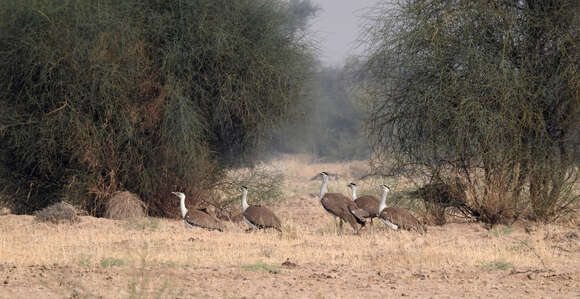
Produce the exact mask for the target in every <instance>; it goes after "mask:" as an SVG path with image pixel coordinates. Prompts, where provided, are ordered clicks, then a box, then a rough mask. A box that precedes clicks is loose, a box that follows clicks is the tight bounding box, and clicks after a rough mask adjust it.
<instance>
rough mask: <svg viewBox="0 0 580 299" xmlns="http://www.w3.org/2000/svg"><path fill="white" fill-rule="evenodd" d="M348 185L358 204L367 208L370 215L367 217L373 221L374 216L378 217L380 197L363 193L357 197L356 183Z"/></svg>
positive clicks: (364, 208)
mask: <svg viewBox="0 0 580 299" xmlns="http://www.w3.org/2000/svg"><path fill="white" fill-rule="evenodd" d="M348 187H349V188H350V189H351V191H352V200H353V201H354V202H355V203H356V205H357V206H358V207H359V208H361V209H363V210H365V211H366V212H367V213H368V214H369V215H368V216H367V218H369V219H370V220H371V223H372V222H373V218H374V217H377V215H378V214H379V199H378V198H377V197H376V196H372V195H363V196H360V197H356V187H357V186H356V184H355V183H350V184H348Z"/></svg>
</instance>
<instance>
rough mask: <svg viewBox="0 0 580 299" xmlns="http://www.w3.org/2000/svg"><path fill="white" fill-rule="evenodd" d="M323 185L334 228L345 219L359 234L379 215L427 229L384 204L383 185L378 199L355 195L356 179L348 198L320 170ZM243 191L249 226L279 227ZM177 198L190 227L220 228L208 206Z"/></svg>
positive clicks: (392, 224) (394, 225)
mask: <svg viewBox="0 0 580 299" xmlns="http://www.w3.org/2000/svg"><path fill="white" fill-rule="evenodd" d="M320 174H321V176H322V186H321V187H320V195H319V198H320V203H321V204H322V207H323V208H324V210H326V211H327V212H328V213H329V214H330V215H332V216H333V217H334V225H335V228H336V226H337V220H339V222H340V224H339V227H340V230H341V231H342V225H343V222H348V223H349V224H350V225H351V226H352V228H353V229H354V230H355V232H356V233H357V234H358V233H359V232H360V230H361V229H362V228H364V227H365V225H366V222H367V220H370V221H371V223H372V219H373V218H379V220H380V221H381V222H383V223H384V224H385V225H386V226H387V227H389V228H391V229H393V230H398V229H405V230H414V231H418V232H420V233H425V232H426V229H425V227H424V226H423V224H421V222H419V221H418V220H417V218H415V217H414V216H413V215H411V213H409V212H408V211H407V210H404V209H400V208H396V207H387V204H386V200H387V194H388V193H389V191H390V188H389V187H388V186H387V185H382V188H383V194H382V196H381V199H380V200H379V199H378V198H377V197H375V196H372V195H364V196H361V197H357V196H356V187H357V185H356V184H355V183H350V184H349V185H348V187H349V188H350V189H351V191H352V196H351V198H348V197H347V196H345V195H343V194H341V193H329V192H328V189H327V185H328V173H326V172H321V173H320ZM241 191H242V209H243V214H242V216H243V219H244V221H245V222H246V223H248V224H249V225H250V227H251V228H252V229H265V228H273V229H276V230H278V231H282V223H281V222H280V219H279V218H278V217H277V216H276V215H275V214H274V213H273V212H272V211H271V210H270V209H268V208H266V207H264V206H261V205H248V202H247V196H248V188H247V187H245V186H241ZM172 193H173V194H174V195H176V196H177V197H179V199H180V208H181V217H182V218H183V220H184V221H185V223H186V224H187V225H188V226H189V227H201V228H205V229H209V230H218V231H223V225H222V223H221V222H220V221H219V220H217V219H216V218H215V217H213V216H211V215H210V214H209V213H208V212H207V210H191V211H189V210H188V209H187V208H186V207H185V194H183V193H181V192H172Z"/></svg>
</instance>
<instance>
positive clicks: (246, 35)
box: [0, 0, 312, 215]
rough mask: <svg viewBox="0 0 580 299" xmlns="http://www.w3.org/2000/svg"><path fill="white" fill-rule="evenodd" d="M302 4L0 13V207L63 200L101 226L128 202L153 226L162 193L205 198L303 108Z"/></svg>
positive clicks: (147, 1) (210, 3) (26, 8)
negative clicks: (1, 202)
mask: <svg viewBox="0 0 580 299" xmlns="http://www.w3.org/2000/svg"><path fill="white" fill-rule="evenodd" d="M302 2H304V1H293V2H292V3H291V4H290V3H288V2H286V1H282V0H280V1H271V0H240V1H229V0H144V1H143V0H139V1H137V0H127V1H112V0H111V1H109V0H105V1H80V0H71V1H35V0H24V1H20V0H18V1H16V0H8V1H2V3H0V28H1V30H0V107H1V108H0V109H1V110H0V186H2V187H0V188H2V189H1V190H0V191H1V192H2V193H3V194H4V195H5V197H4V198H5V199H7V200H8V201H9V202H8V204H9V205H10V206H11V207H12V208H13V210H14V211H15V212H17V213H30V212H32V211H34V210H36V209H39V208H42V207H44V206H46V205H48V204H50V203H53V202H55V201H58V200H62V199H64V200H68V201H69V202H71V203H75V204H78V205H80V206H82V207H83V208H86V209H87V210H89V211H90V212H92V213H93V214H95V215H99V214H102V212H103V200H104V199H106V198H107V197H108V196H110V195H111V194H112V193H113V192H115V191H117V190H129V191H132V192H135V193H137V194H139V195H140V196H141V197H142V198H143V199H144V200H145V201H146V202H147V203H148V204H149V206H150V208H151V210H150V211H151V213H153V214H158V215H163V214H167V210H166V209H165V208H166V207H167V206H175V202H174V201H170V198H168V197H169V196H171V195H170V193H169V192H170V191H174V190H177V189H179V190H183V191H185V192H187V193H188V194H189V195H192V196H190V198H193V200H195V195H196V194H197V195H199V194H200V193H204V192H207V191H208V190H212V189H213V188H214V187H215V186H216V184H217V183H219V180H220V177H221V174H222V172H223V170H224V168H227V167H229V166H231V165H232V164H234V163H236V162H237V161H238V160H239V159H240V157H243V155H244V154H245V153H246V152H247V150H248V149H249V148H251V147H252V146H253V145H254V144H256V143H257V142H258V141H259V140H260V138H261V134H260V132H262V131H264V130H266V128H268V127H270V126H272V125H274V124H275V123H276V122H278V121H279V120H280V119H285V118H286V117H288V113H287V112H288V111H289V110H290V109H289V107H291V106H293V105H294V104H295V102H296V101H297V99H299V94H300V92H301V90H302V86H303V83H304V82H306V81H307V79H308V77H309V74H310V72H311V68H310V67H309V66H310V65H311V63H310V61H311V57H312V55H311V50H310V45H309V44H308V42H307V41H306V40H305V39H304V36H303V35H301V34H300V33H299V32H298V31H299V30H300V28H301V26H302V25H301V24H303V22H296V20H297V18H298V19H300V16H302V17H303V18H309V17H310V16H311V15H309V14H307V13H304V10H303V9H302V10H298V9H297V8H296V7H301V6H300V5H301V4H302ZM306 2H307V1H306ZM308 3H309V2H308ZM297 11H300V12H297ZM297 14H298V15H299V16H297Z"/></svg>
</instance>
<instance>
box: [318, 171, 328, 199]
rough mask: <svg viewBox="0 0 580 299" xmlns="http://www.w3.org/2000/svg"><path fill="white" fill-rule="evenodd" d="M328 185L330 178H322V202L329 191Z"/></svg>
mask: <svg viewBox="0 0 580 299" xmlns="http://www.w3.org/2000/svg"><path fill="white" fill-rule="evenodd" d="M327 184H328V177H327V176H323V177H322V186H320V200H322V197H323V196H324V194H326V193H327V192H328V189H327V187H326V185H327Z"/></svg>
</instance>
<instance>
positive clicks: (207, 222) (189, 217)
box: [171, 192, 223, 232]
mask: <svg viewBox="0 0 580 299" xmlns="http://www.w3.org/2000/svg"><path fill="white" fill-rule="evenodd" d="M171 193H173V194H174V195H175V196H177V197H179V207H180V208H181V217H182V218H183V220H184V221H185V223H186V224H187V226H188V227H194V226H197V227H201V228H205V229H209V230H218V231H220V232H221V231H223V228H222V224H221V223H220V222H219V221H218V220H217V219H215V218H214V217H213V216H211V215H210V214H208V213H206V212H204V211H200V210H191V211H189V210H188V209H187V208H186V207H185V194H183V193H181V192H171Z"/></svg>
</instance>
